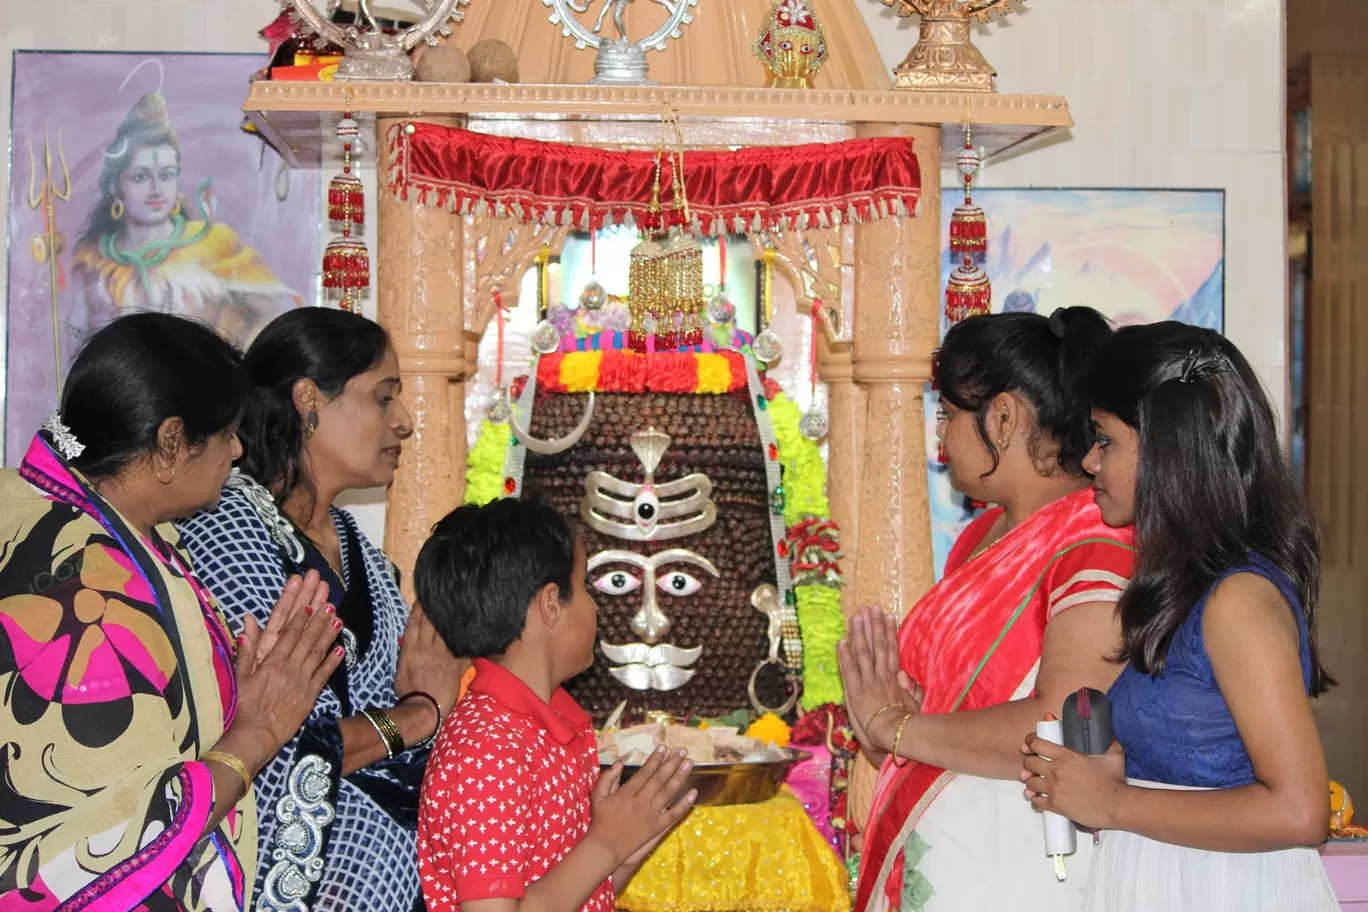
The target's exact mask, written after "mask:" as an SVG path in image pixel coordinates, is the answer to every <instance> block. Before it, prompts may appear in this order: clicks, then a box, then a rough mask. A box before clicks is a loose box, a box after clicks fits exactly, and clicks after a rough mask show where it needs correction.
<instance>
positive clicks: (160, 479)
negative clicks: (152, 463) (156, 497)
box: [157, 466, 176, 485]
mask: <svg viewBox="0 0 1368 912" xmlns="http://www.w3.org/2000/svg"><path fill="white" fill-rule="evenodd" d="M175 480H176V467H175V466H172V467H171V477H170V478H167V479H163V478H162V477H161V469H157V481H159V482H161V483H162V484H164V485H169V484H170V483H171V482H173V481H175Z"/></svg>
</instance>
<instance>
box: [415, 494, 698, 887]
mask: <svg viewBox="0 0 1368 912" xmlns="http://www.w3.org/2000/svg"><path fill="white" fill-rule="evenodd" d="M585 565H586V557H585V553H584V545H583V544H582V543H581V542H580V541H579V540H578V539H577V537H576V536H575V534H574V532H572V531H571V529H570V526H569V524H568V523H567V522H566V521H565V519H564V518H563V517H562V516H561V515H560V514H558V513H557V512H556V511H555V510H553V509H552V508H551V507H549V506H546V505H544V504H540V503H536V502H528V501H518V500H496V501H494V502H493V503H490V504H487V505H485V506H474V505H466V506H463V507H459V508H458V509H456V510H454V511H453V512H451V513H450V514H449V515H448V516H447V517H446V518H444V519H443V520H442V521H441V522H439V523H438V524H437V526H436V527H435V528H434V529H433V534H432V537H431V538H430V539H428V541H427V543H426V544H424V545H423V549H422V552H421V553H420V554H419V555H418V563H417V566H416V568H415V570H414V576H413V581H414V586H415V588H416V589H417V592H418V600H419V603H420V604H421V605H422V606H423V611H424V613H425V614H426V615H427V617H428V619H429V620H430V621H431V622H432V624H433V626H434V627H435V628H436V629H437V631H438V632H439V633H440V634H441V635H442V639H443V640H445V641H446V644H447V646H448V647H449V648H450V649H451V652H452V654H453V655H460V656H473V657H475V668H476V674H475V680H474V681H473V682H471V685H470V690H469V692H468V694H467V696H466V698H465V699H464V700H462V701H461V702H460V703H459V704H458V706H457V707H456V709H455V711H453V712H452V713H451V714H450V716H448V718H447V720H446V721H445V722H444V723H443V725H442V730H441V733H440V734H439V735H438V738H437V743H436V745H435V746H434V747H433V749H432V754H431V757H430V759H429V760H428V765H427V773H426V775H425V776H424V779H423V793H422V800H421V806H420V810H419V818H418V869H419V873H420V875H421V878H422V882H423V898H424V900H425V901H426V903H427V910H428V912H515V910H516V912H575V910H581V912H612V910H613V909H614V907H615V905H616V893H617V891H620V890H622V889H623V888H624V887H625V886H626V883H627V881H628V880H630V878H631V876H632V875H633V874H634V873H636V871H637V869H638V868H639V867H640V866H641V864H642V862H643V861H645V859H646V856H647V855H648V854H649V853H650V851H651V850H652V849H653V848H655V845H656V843H658V842H659V841H660V839H661V838H662V837H663V836H664V835H665V833H666V832H668V831H669V830H670V828H671V827H673V826H674V825H675V824H676V823H678V822H679V820H680V819H682V818H683V817H684V815H685V814H687V813H688V812H689V810H690V808H691V807H692V806H693V801H694V798H695V797H696V795H695V794H694V792H692V791H691V792H689V794H688V795H686V796H684V798H683V799H681V800H680V801H678V802H676V803H674V804H673V805H671V801H672V799H673V797H674V796H676V795H678V794H679V791H680V789H681V788H682V787H683V785H684V781H685V779H686V777H687V776H688V773H689V769H690V767H691V764H690V763H689V762H688V761H687V760H686V759H685V758H684V755H683V752H682V751H679V752H666V751H665V750H664V749H663V748H662V749H660V750H658V751H657V752H656V753H655V754H654V755H652V756H651V758H650V760H649V761H648V762H647V763H646V765H645V766H643V767H642V769H641V770H640V771H639V772H638V773H637V774H636V775H635V776H633V777H632V778H631V779H630V780H629V781H628V782H627V783H626V784H623V785H621V786H619V781H620V776H621V772H622V769H621V767H620V766H614V767H613V769H612V770H610V771H609V772H608V773H605V774H603V775H602V776H600V775H599V762H598V746H597V744H596V743H595V741H594V730H593V726H592V724H591V723H590V720H589V716H588V715H587V714H586V713H585V712H584V710H582V709H580V707H579V705H578V704H576V703H575V701H574V699H573V698H572V697H571V696H570V695H569V694H568V693H566V692H565V690H563V689H562V688H561V686H560V685H561V683H562V682H563V681H566V680H568V679H570V678H572V677H574V676H575V675H577V674H579V673H580V672H582V671H584V670H585V669H587V668H588V667H589V666H590V665H592V664H593V661H594V640H595V636H596V632H597V631H596V628H597V623H596V617H597V613H598V609H597V608H596V607H595V605H594V600H593V599H592V598H591V597H590V595H589V593H588V590H587V589H586V588H585V582H584V577H585V571H586V566H585Z"/></svg>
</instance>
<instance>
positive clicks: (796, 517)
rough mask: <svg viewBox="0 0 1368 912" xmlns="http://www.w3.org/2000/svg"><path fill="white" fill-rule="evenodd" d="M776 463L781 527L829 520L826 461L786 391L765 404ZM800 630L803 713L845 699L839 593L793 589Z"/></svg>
mask: <svg viewBox="0 0 1368 912" xmlns="http://www.w3.org/2000/svg"><path fill="white" fill-rule="evenodd" d="M769 413H770V421H771V422H773V424H774V439H775V441H776V442H777V443H778V444H779V462H780V463H781V464H782V465H783V467H784V524H785V525H787V526H794V525H796V524H797V523H799V522H800V521H802V520H804V519H807V518H808V517H813V516H815V517H817V518H818V519H830V518H831V505H830V503H829V502H828V501H827V495H826V483H827V470H826V463H825V462H823V461H822V451H821V450H819V449H818V448H817V444H816V443H815V442H814V441H811V440H808V439H807V438H806V437H804V436H803V435H802V432H800V431H799V430H798V423H799V422H800V421H801V420H802V417H803V416H802V413H801V411H800V410H799V408H798V405H797V403H795V402H794V401H793V400H791V399H789V397H788V396H787V395H785V394H784V393H779V394H777V395H776V396H775V397H774V398H773V399H771V400H770V403H769ZM793 591H794V595H795V596H797V598H798V628H799V630H801V631H802V633H803V696H802V698H801V700H800V701H799V702H800V704H801V705H802V707H803V709H804V710H811V709H816V708H817V707H818V706H823V705H825V704H827V703H841V702H843V701H844V700H845V695H844V691H843V690H842V688H841V671H840V667H839V666H838V665H837V663H836V643H837V642H839V641H840V639H841V638H842V637H844V636H845V614H844V613H842V611H841V592H840V590H839V589H833V588H831V587H830V586H797V587H795V588H794V590H793Z"/></svg>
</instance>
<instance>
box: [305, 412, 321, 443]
mask: <svg viewBox="0 0 1368 912" xmlns="http://www.w3.org/2000/svg"><path fill="white" fill-rule="evenodd" d="M316 430H318V412H315V411H314V410H313V409H309V414H308V416H306V417H305V419H304V439H305V440H308V439H309V438H310V437H312V436H313V435H314V431H316Z"/></svg>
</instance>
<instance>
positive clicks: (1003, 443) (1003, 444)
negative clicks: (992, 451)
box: [998, 437, 1012, 453]
mask: <svg viewBox="0 0 1368 912" xmlns="http://www.w3.org/2000/svg"><path fill="white" fill-rule="evenodd" d="M1011 445H1012V438H1011V437H1006V438H1003V439H1002V440H999V441H998V449H999V450H1002V452H1004V453H1005V452H1007V448H1008V447H1009V446H1011Z"/></svg>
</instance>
